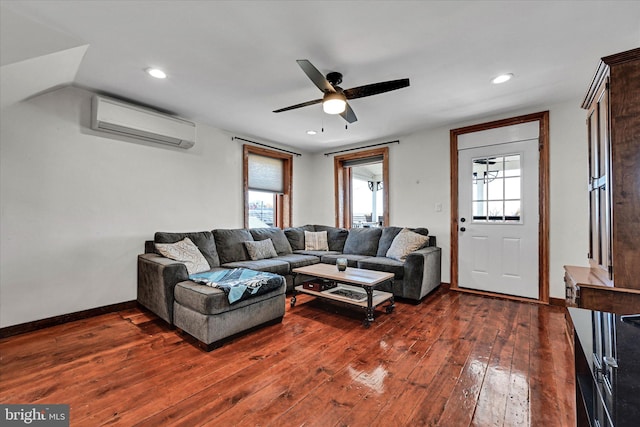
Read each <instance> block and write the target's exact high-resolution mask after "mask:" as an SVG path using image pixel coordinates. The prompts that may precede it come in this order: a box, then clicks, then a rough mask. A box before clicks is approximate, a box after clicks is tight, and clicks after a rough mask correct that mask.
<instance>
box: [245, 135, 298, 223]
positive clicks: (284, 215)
mask: <svg viewBox="0 0 640 427" xmlns="http://www.w3.org/2000/svg"><path fill="white" fill-rule="evenodd" d="M242 147H243V161H242V170H243V172H242V174H243V179H242V181H243V184H242V187H243V190H242V191H243V199H244V228H249V154H255V155H259V156H265V157H272V158H275V159H281V160H282V161H283V164H282V167H283V179H284V183H283V187H284V192H283V193H282V194H276V197H275V205H274V207H273V209H274V212H273V219H274V223H275V224H274V226H276V227H279V228H283V229H284V228H286V227H291V224H292V212H293V200H292V199H293V198H292V197H291V193H292V191H291V190H292V187H293V186H292V180H293V156H292V155H291V154H287V153H282V152H280V151H275V150H269V149H267V148H262V147H256V146H255V145H248V144H244V145H243V146H242Z"/></svg>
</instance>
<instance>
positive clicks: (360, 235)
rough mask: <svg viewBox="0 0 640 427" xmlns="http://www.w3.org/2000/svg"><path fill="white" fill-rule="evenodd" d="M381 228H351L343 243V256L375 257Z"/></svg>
mask: <svg viewBox="0 0 640 427" xmlns="http://www.w3.org/2000/svg"><path fill="white" fill-rule="evenodd" d="M381 235H382V229H381V228H352V229H351V230H349V236H348V237H347V241H346V242H345V243H344V250H343V251H342V252H344V253H345V254H354V255H368V256H376V253H377V252H378V242H379V241H380V236H381Z"/></svg>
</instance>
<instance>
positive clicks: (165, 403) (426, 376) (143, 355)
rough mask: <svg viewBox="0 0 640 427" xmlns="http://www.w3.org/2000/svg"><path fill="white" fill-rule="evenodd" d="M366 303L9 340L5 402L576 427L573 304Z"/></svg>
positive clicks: (134, 413) (245, 421) (137, 318)
mask: <svg viewBox="0 0 640 427" xmlns="http://www.w3.org/2000/svg"><path fill="white" fill-rule="evenodd" d="M362 317H363V316H362V314H361V313H359V312H353V311H348V310H345V309H339V308H335V307H333V306H330V305H326V304H322V303H320V302H318V301H314V299H313V297H310V296H306V295H299V296H298V303H297V304H296V307H295V308H293V309H291V308H289V306H288V305H287V312H286V315H285V318H284V320H283V322H282V323H281V324H278V325H274V326H269V327H266V328H263V329H260V330H257V331H254V332H252V333H250V334H249V335H245V336H242V337H240V338H237V339H235V340H233V341H231V342H230V343H228V344H226V345H225V346H223V347H221V348H219V349H216V350H214V351H212V352H210V353H206V352H203V351H202V350H200V349H199V348H198V347H196V346H195V345H194V341H193V339H191V338H190V337H188V336H183V335H180V334H179V333H178V332H177V331H176V330H172V329H170V328H169V327H168V326H167V325H166V324H165V323H164V322H163V321H161V320H159V319H157V318H156V317H155V316H154V315H152V314H151V313H149V312H147V311H144V310H141V309H137V308H136V309H131V310H125V311H121V312H118V313H111V314H105V315H101V316H98V317H94V318H91V319H86V320H82V321H76V322H72V323H68V324H65V325H59V326H55V327H51V328H47V329H43V330H39V331H35V332H30V333H27V334H23V335H18V336H14V337H11V338H6V339H3V340H1V341H0V403H45V404H46V403H68V404H70V405H71V425H72V426H101V425H118V426H154V427H156V426H168V425H171V426H173V425H176V426H200V425H211V426H214V425H215V426H302V425H304V426H421V425H425V426H447V427H449V426H453V427H457V426H482V427H484V426H574V425H575V418H574V413H575V403H574V390H575V388H574V387H575V386H574V382H573V355H572V350H571V347H570V345H569V343H568V341H567V337H566V334H565V321H564V309H562V308H558V307H550V306H542V305H535V304H526V303H521V302H515V301H507V300H500V299H493V298H486V297H482V296H477V295H471V294H463V293H457V292H451V291H447V290H446V289H439V290H437V291H436V292H434V293H433V294H431V295H429V296H428V297H427V298H426V299H425V300H424V301H423V302H422V304H419V305H412V304H407V303H402V302H398V303H396V311H395V312H394V313H392V314H386V313H385V312H384V311H383V310H377V311H376V321H375V322H374V324H373V325H372V326H371V328H369V329H364V328H363V327H362V326H361V322H362Z"/></svg>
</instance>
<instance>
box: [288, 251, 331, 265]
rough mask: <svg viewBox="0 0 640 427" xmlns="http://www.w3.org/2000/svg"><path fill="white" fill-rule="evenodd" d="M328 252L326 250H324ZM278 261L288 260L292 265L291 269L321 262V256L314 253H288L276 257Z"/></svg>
mask: <svg viewBox="0 0 640 427" xmlns="http://www.w3.org/2000/svg"><path fill="white" fill-rule="evenodd" d="M322 253H326V252H324V251H323V252H322ZM276 259H277V260H278V261H285V262H288V263H289V265H290V266H291V269H294V268H298V267H305V266H307V265H313V264H317V263H319V262H320V257H317V256H313V255H302V254H288V255H280V256H278V258H276Z"/></svg>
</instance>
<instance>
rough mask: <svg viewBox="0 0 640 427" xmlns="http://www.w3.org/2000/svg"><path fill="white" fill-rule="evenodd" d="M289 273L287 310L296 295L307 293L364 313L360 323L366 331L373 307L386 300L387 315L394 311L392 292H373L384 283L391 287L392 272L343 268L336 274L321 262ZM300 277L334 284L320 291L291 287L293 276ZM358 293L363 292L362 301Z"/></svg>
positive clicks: (333, 269) (330, 265)
mask: <svg viewBox="0 0 640 427" xmlns="http://www.w3.org/2000/svg"><path fill="white" fill-rule="evenodd" d="M292 273H293V285H294V286H293V295H292V296H291V307H294V306H295V305H296V293H304V294H309V295H313V296H315V297H317V298H321V299H324V300H330V301H337V302H340V303H344V304H348V305H350V306H355V307H361V308H363V309H364V310H365V313H366V314H365V319H364V321H363V325H364V327H365V328H368V327H369V325H371V322H373V321H374V315H373V313H374V311H375V308H376V307H377V306H379V305H380V304H382V303H384V302H386V301H389V305H387V306H386V311H387V313H391V312H392V311H393V309H394V308H395V302H394V298H393V294H392V293H390V292H384V291H378V290H375V288H376V286H378V285H380V284H382V283H384V282H391V285H392V286H393V278H394V275H393V273H385V272H382V271H374V270H365V269H362V268H355V267H347V269H346V270H345V271H338V268H337V267H336V266H335V265H333V264H322V263H320V264H313V265H308V266H306V267H299V268H294V269H293V270H292ZM300 274H304V275H306V276H312V277H315V278H319V279H326V280H330V281H333V282H335V283H336V286H335V287H334V288H331V289H327V290H324V291H316V290H311V289H306V288H305V287H304V286H303V285H298V286H295V284H296V277H297V275H300ZM362 290H364V294H366V300H365V297H364V295H363V292H362ZM360 296H361V297H360Z"/></svg>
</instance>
